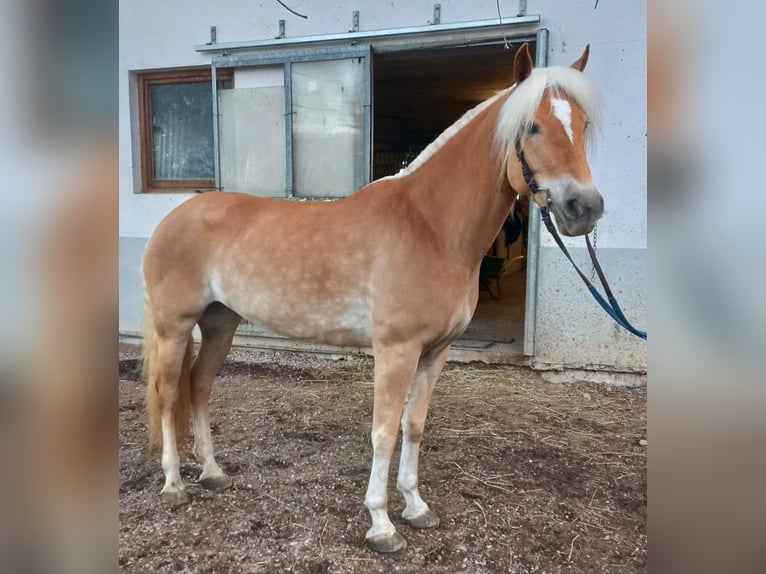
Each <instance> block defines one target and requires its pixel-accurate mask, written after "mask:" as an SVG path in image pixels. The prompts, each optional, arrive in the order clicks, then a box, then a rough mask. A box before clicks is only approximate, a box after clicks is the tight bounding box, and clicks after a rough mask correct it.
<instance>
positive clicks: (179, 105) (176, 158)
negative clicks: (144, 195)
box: [138, 68, 234, 191]
mask: <svg viewBox="0 0 766 574" xmlns="http://www.w3.org/2000/svg"><path fill="white" fill-rule="evenodd" d="M216 72H217V73H216V77H217V80H218V86H217V87H218V89H219V90H220V89H226V88H231V87H232V84H233V78H234V76H233V73H232V72H231V70H226V69H219V70H217V71H216ZM211 79H212V76H211V73H210V69H209V68H207V69H198V70H186V71H173V72H156V73H147V74H140V75H139V76H138V91H139V94H138V97H139V114H140V124H141V128H140V129H141V173H142V189H143V191H169V190H180V189H213V188H214V187H215V159H214V158H215V153H214V144H213V142H214V139H213V96H212V89H211V85H210V82H211Z"/></svg>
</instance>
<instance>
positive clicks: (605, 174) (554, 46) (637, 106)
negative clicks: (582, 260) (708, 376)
mask: <svg viewBox="0 0 766 574" xmlns="http://www.w3.org/2000/svg"><path fill="white" fill-rule="evenodd" d="M286 3H287V4H288V5H290V6H293V7H294V8H295V9H296V10H298V11H300V12H303V13H305V14H306V15H308V19H307V20H304V19H302V18H298V17H295V16H293V15H291V14H290V13H289V12H287V11H286V10H285V9H284V8H282V7H281V6H280V5H279V4H278V3H277V2H274V1H270V0H264V1H261V2H247V1H244V0H219V1H218V2H209V0H205V1H203V0H187V1H186V2H184V3H183V4H182V5H180V4H179V3H177V2H168V1H167V0H161V1H157V0H130V1H126V2H121V3H120V58H119V78H120V79H119V82H120V84H119V125H120V136H119V137H120V201H121V204H120V237H121V238H122V239H124V241H122V242H121V249H122V252H121V288H122V289H123V291H125V292H124V293H121V299H120V301H121V323H120V328H121V329H123V330H124V331H137V330H138V328H137V327H138V325H136V321H137V320H138V318H139V317H140V314H139V313H138V312H137V310H136V309H135V308H133V307H132V303H131V302H132V301H133V300H134V299H135V300H136V301H137V302H139V304H140V291H138V289H140V284H139V285H138V287H137V288H136V293H135V295H133V294H132V293H130V292H129V291H130V290H132V289H133V288H134V286H135V281H136V278H137V277H138V278H140V275H139V274H136V273H135V269H134V266H135V264H136V261H137V260H140V253H138V252H137V251H140V250H141V249H142V247H141V246H142V245H143V240H145V239H146V238H147V237H149V235H150V234H151V233H152V231H153V229H154V228H155V227H156V225H157V223H158V222H159V221H160V220H161V219H162V217H164V216H165V215H166V214H167V213H168V212H169V211H170V210H172V209H173V208H174V207H176V206H177V205H179V204H180V203H181V202H182V201H184V200H185V199H187V198H188V197H189V195H187V194H173V193H162V194H143V195H142V194H138V193H136V192H137V191H138V189H139V186H140V172H139V171H138V157H139V156H138V153H137V152H138V146H137V137H136V134H137V123H136V121H135V119H136V118H135V113H136V112H135V108H136V106H135V105H134V104H135V102H132V99H133V97H134V95H133V91H134V89H133V86H131V77H130V74H129V72H130V71H138V70H150V69H162V68H169V67H188V66H200V65H207V64H209V63H210V59H211V55H210V54H204V53H197V52H196V51H195V50H194V46H195V45H198V44H203V43H205V42H206V41H207V40H208V38H209V27H210V26H211V25H215V26H216V27H217V41H218V42H219V43H224V42H235V41H244V40H263V39H269V38H274V37H275V36H277V34H278V20H280V19H284V20H286V36H287V37H296V36H305V35H316V34H333V33H344V32H347V31H348V30H349V29H350V27H351V18H352V12H353V11H354V10H359V11H360V29H361V30H375V29H383V28H399V27H409V26H420V25H426V24H428V23H429V22H430V19H431V16H432V12H433V4H434V2H433V1H432V0H390V1H387V2H377V1H372V0H338V1H333V2H322V3H318V2H297V1H292V2H291V1H290V0H287V1H286ZM594 4H595V2H594V0H529V2H528V5H527V13H528V14H540V16H541V21H540V24H539V26H540V27H544V28H548V29H549V30H550V37H549V54H548V59H549V63H550V64H565V65H568V64H570V63H571V62H572V61H574V60H575V59H576V58H577V57H579V55H580V53H581V52H582V49H583V47H584V46H585V44H586V43H590V44H591V57H590V62H589V65H588V75H589V76H590V77H591V78H592V79H593V80H594V82H595V83H596V84H597V85H598V86H599V87H600V89H601V92H602V94H603V103H604V106H603V129H602V133H601V134H600V137H599V138H598V140H597V143H596V147H595V149H594V155H593V158H592V162H591V167H592V171H593V177H594V182H595V183H596V185H597V186H598V187H599V189H600V190H601V192H602V194H603V195H604V197H605V200H606V213H605V216H604V219H603V220H602V223H600V224H599V229H598V244H599V250H601V251H603V252H605V253H606V252H607V251H608V250H610V249H614V250H617V251H615V254H616V253H626V254H629V256H625V257H617V258H616V259H615V258H614V257H612V258H610V260H615V261H616V263H615V265H616V267H617V268H615V270H614V271H615V273H612V274H616V273H622V274H627V278H625V277H623V278H622V279H620V281H619V284H620V285H621V286H622V287H623V288H624V289H625V290H626V291H627V292H628V293H629V299H630V301H631V305H638V306H639V308H638V309H635V308H631V307H629V306H628V305H627V304H626V305H625V307H626V308H625V309H624V310H625V311H626V313H627V314H628V315H629V317H630V318H633V317H637V319H636V321H637V323H639V324H640V325H639V326H644V325H645V323H642V322H641V321H642V320H644V319H645V318H646V316H647V311H646V297H645V287H644V285H645V256H646V45H647V34H646V3H645V2H641V1H638V2H635V1H631V2H613V1H610V0H607V1H601V2H599V5H598V8H597V9H594ZM320 6H321V7H320ZM500 6H501V10H502V13H503V16H504V17H505V18H511V17H513V16H515V15H516V13H517V10H518V2H516V1H515V0H514V1H502V0H501V2H500ZM494 18H497V6H496V3H495V0H480V1H476V0H455V1H450V0H442V1H441V21H442V23H450V22H465V21H473V20H487V19H494ZM527 30H528V29H527ZM507 31H508V32H509V33H511V34H512V33H513V30H512V29H511V28H508V29H507ZM373 45H374V43H373ZM567 243H568V244H570V245H572V246H579V245H582V240H571V239H568V240H567ZM607 257H608V255H607ZM540 258H541V266H540V279H539V280H540V285H541V290H540V293H541V297H545V299H544V300H542V301H541V303H542V304H541V306H540V311H539V313H538V317H537V321H538V330H537V332H538V335H537V337H536V340H535V343H536V354H537V359H538V360H539V361H540V362H541V363H550V364H558V363H568V362H573V363H576V364H594V363H595V364H612V365H614V366H617V367H618V368H628V369H641V368H642V367H645V364H646V356H645V350H644V347H645V344H644V343H642V342H639V341H638V340H637V339H636V340H635V341H634V340H632V339H631V338H630V336H627V337H628V338H627V339H624V337H625V335H623V334H622V333H616V332H615V330H614V329H613V327H612V326H611V325H610V324H609V323H608V321H610V320H609V319H608V318H606V316H603V317H602V314H601V313H600V311H599V312H598V313H596V312H594V313H590V314H588V317H589V319H587V320H584V321H582V322H580V323H577V324H576V325H571V324H563V323H560V322H558V323H557V322H556V317H557V316H561V315H569V314H571V313H568V311H569V310H571V305H572V300H573V297H579V295H580V293H579V292H580V291H582V290H583V287H582V286H580V285H578V284H577V283H576V281H577V279H576V276H575V275H574V272H573V271H572V272H571V273H570V271H569V270H567V271H563V265H564V263H563V260H559V259H558V258H559V256H558V254H557V253H555V245H554V243H553V241H552V240H551V239H550V238H549V237H548V236H547V234H546V233H543V234H542V237H541V255H540ZM608 258H609V257H608ZM631 262H633V263H631ZM128 265H129V266H130V268H127V267H126V266H128ZM609 271H610V269H607V273H609ZM123 277H124V280H123ZM631 277H633V278H636V279H637V281H631ZM554 283H555V285H554ZM577 300H579V299H577ZM589 304H590V303H589ZM593 305H595V303H593ZM594 329H595V332H596V334H597V336H595V337H594V336H593V333H594V331H593V330H594ZM589 341H597V343H593V344H591V343H589ZM610 345H613V346H614V349H615V353H611V354H610V352H605V351H604V349H605V348H606V349H609V348H610ZM573 357H574V358H573Z"/></svg>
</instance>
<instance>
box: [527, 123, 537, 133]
mask: <svg viewBox="0 0 766 574" xmlns="http://www.w3.org/2000/svg"><path fill="white" fill-rule="evenodd" d="M539 133H540V126H539V125H537V122H532V123H531V124H530V126H529V128H527V135H528V136H533V135H535V134H539Z"/></svg>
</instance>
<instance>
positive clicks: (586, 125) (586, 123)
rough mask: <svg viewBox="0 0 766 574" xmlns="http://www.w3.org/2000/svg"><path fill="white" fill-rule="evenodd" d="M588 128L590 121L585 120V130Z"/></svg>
mask: <svg viewBox="0 0 766 574" xmlns="http://www.w3.org/2000/svg"><path fill="white" fill-rule="evenodd" d="M588 128H590V121H587V122H585V131H588Z"/></svg>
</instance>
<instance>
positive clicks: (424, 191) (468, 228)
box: [407, 98, 516, 266]
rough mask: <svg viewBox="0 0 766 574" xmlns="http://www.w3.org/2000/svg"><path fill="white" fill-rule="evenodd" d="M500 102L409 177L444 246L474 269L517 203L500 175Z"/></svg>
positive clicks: (414, 193)
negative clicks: (497, 139)
mask: <svg viewBox="0 0 766 574" xmlns="http://www.w3.org/2000/svg"><path fill="white" fill-rule="evenodd" d="M502 101H504V98H501V99H500V100H498V102H495V104H493V105H491V106H490V107H489V108H487V110H485V111H484V112H483V113H481V114H480V115H479V116H477V117H476V118H475V119H474V120H473V121H471V122H470V123H469V124H467V125H465V126H464V127H463V128H462V129H461V130H460V131H459V132H457V133H456V134H455V135H454V136H453V137H452V138H451V139H450V140H449V141H447V142H446V143H445V144H444V145H443V147H441V148H440V149H439V150H438V151H436V153H434V155H433V156H432V157H431V158H430V159H429V160H427V161H426V162H425V163H424V164H423V165H422V166H420V168H418V169H417V170H416V171H415V172H413V173H412V174H411V175H409V176H407V179H411V184H412V185H411V187H410V190H409V191H410V193H412V196H413V199H415V198H416V197H417V201H416V205H418V204H419V205H421V206H423V208H424V216H426V217H427V218H428V221H429V223H430V225H431V226H432V227H433V229H434V230H435V231H436V233H438V234H439V237H441V238H442V240H443V244H444V245H445V246H448V247H449V250H450V251H451V252H452V253H453V254H455V255H457V256H458V257H459V258H460V259H461V260H462V261H463V262H464V263H466V264H468V265H472V266H473V265H476V264H478V262H479V261H480V260H481V257H482V256H483V255H484V254H485V253H486V251H487V250H488V249H489V247H490V246H491V245H492V242H493V241H494V239H495V237H496V236H497V234H498V233H499V232H500V229H501V228H502V225H503V222H504V221H505V219H506V217H507V216H508V213H509V211H510V209H511V207H512V205H513V201H514V199H515V197H516V193H515V192H514V191H513V190H512V189H511V187H510V185H509V183H508V179H507V178H506V177H505V175H504V174H503V175H502V177H501V175H500V171H501V170H504V169H505V167H504V166H502V165H501V164H500V162H498V161H497V153H496V151H495V149H494V129H495V125H496V124H497V115H498V112H499V110H500V106H501V105H502ZM408 183H410V182H408ZM408 187H409V186H408Z"/></svg>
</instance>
